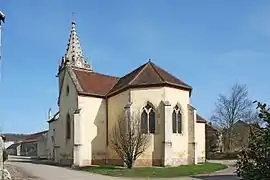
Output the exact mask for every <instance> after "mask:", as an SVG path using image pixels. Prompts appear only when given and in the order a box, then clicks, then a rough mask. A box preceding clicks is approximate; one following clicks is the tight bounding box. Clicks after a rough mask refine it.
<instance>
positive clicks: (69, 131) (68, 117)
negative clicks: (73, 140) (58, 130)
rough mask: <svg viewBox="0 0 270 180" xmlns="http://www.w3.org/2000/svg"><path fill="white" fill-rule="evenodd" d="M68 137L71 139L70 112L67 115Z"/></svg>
mask: <svg viewBox="0 0 270 180" xmlns="http://www.w3.org/2000/svg"><path fill="white" fill-rule="evenodd" d="M66 123H67V124H66V138H67V139H70V136H71V120H70V116H69V114H68V115H67V121H66Z"/></svg>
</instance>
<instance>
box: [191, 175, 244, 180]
mask: <svg viewBox="0 0 270 180" xmlns="http://www.w3.org/2000/svg"><path fill="white" fill-rule="evenodd" d="M192 177H193V178H196V179H198V180H199V179H201V180H239V179H240V178H238V177H237V176H236V175H212V176H211V175H210V176H192Z"/></svg>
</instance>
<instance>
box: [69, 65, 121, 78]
mask: <svg viewBox="0 0 270 180" xmlns="http://www.w3.org/2000/svg"><path fill="white" fill-rule="evenodd" d="M72 69H74V70H77V71H84V72H87V73H93V74H98V75H102V76H108V77H112V78H117V79H119V78H120V77H118V76H112V75H108V74H103V73H98V72H94V71H90V70H87V69H82V68H78V67H72Z"/></svg>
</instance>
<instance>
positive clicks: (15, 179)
mask: <svg viewBox="0 0 270 180" xmlns="http://www.w3.org/2000/svg"><path fill="white" fill-rule="evenodd" d="M5 168H6V169H7V170H8V172H9V173H10V175H11V178H12V180H39V179H38V178H37V177H34V176H31V175H30V174H29V173H27V172H25V171H23V169H22V168H18V167H16V166H14V165H12V164H10V163H9V164H6V165H5Z"/></svg>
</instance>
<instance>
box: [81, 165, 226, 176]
mask: <svg viewBox="0 0 270 180" xmlns="http://www.w3.org/2000/svg"><path fill="white" fill-rule="evenodd" d="M225 168H227V166H226V165H222V164H218V163H205V164H198V165H182V166H178V167H137V168H133V169H126V168H123V167H116V166H88V167H82V168H80V170H83V171H88V172H92V173H97V174H102V175H108V176H116V177H164V178H165V177H179V176H190V175H196V174H203V173H210V172H214V171H218V170H222V169H225Z"/></svg>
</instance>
